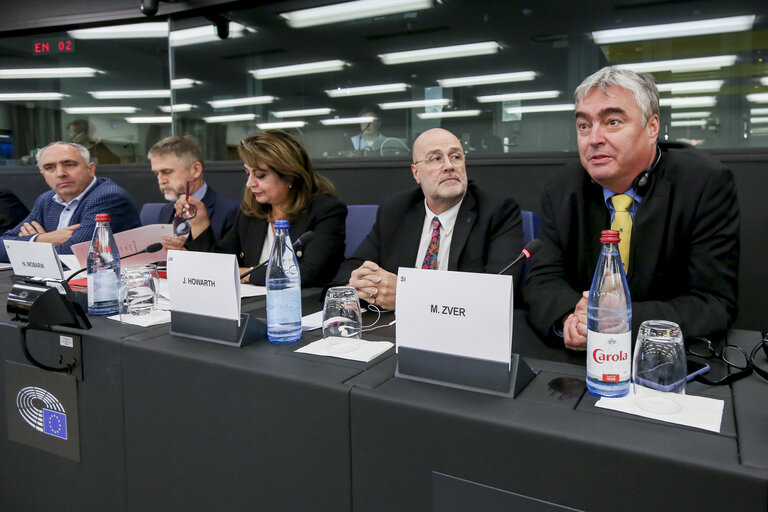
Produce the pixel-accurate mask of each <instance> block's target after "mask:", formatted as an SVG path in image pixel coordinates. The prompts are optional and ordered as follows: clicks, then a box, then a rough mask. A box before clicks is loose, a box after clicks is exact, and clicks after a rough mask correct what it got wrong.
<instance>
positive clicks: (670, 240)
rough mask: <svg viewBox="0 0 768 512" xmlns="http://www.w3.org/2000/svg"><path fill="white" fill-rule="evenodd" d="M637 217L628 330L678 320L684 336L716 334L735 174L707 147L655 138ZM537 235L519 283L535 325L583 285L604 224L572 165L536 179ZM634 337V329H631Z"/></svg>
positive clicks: (728, 261)
mask: <svg viewBox="0 0 768 512" xmlns="http://www.w3.org/2000/svg"><path fill="white" fill-rule="evenodd" d="M661 149H662V157H661V160H660V162H659V164H658V165H657V166H656V168H655V169H654V170H653V171H652V172H651V174H650V179H651V181H650V185H649V186H647V189H646V190H645V192H644V194H643V195H642V203H641V204H640V205H639V206H638V209H637V213H636V214H635V218H634V222H633V230H632V239H631V246H630V255H629V272H628V274H629V275H628V279H627V280H628V283H629V289H630V295H631V299H632V325H633V333H634V334H635V335H636V334H637V328H638V327H639V325H640V324H641V323H642V322H643V321H644V320H649V319H663V320H671V321H673V322H676V323H678V324H679V325H680V326H681V328H682V330H683V335H684V336H685V337H691V336H716V335H719V334H723V333H724V332H725V331H726V330H727V329H728V327H729V326H730V325H731V324H732V323H733V321H734V320H735V318H736V313H737V298H738V270H739V207H738V203H737V201H736V189H735V186H734V181H733V174H732V173H731V171H730V170H729V169H727V168H725V167H724V166H723V165H722V164H721V163H720V162H718V161H717V160H716V159H714V158H713V157H711V156H709V155H707V154H706V153H704V152H702V151H700V150H697V149H694V148H692V147H690V146H687V145H682V144H661ZM541 211H542V218H541V234H540V238H541V241H542V243H543V248H542V250H541V251H540V253H539V254H538V255H537V256H535V257H534V258H533V268H532V269H531V272H530V274H529V275H528V280H527V283H526V285H525V288H524V293H525V298H526V300H527V301H528V303H529V305H530V319H531V323H532V325H533V326H534V328H535V329H536V330H537V331H538V332H539V333H540V334H541V335H542V336H547V337H548V338H549V340H550V341H552V342H555V343H559V344H560V345H562V339H557V338H556V337H554V336H553V333H552V326H553V325H554V324H555V322H556V321H557V320H558V319H560V318H562V317H563V316H564V315H565V314H566V313H569V312H571V311H573V308H574V307H575V306H576V303H577V302H578V301H579V299H580V298H581V292H582V291H584V290H589V288H590V286H591V283H592V278H593V275H594V272H595V266H596V264H597V258H598V255H599V252H600V242H599V240H600V231H601V230H603V229H609V228H610V222H611V221H610V212H609V210H608V208H607V207H606V206H605V202H604V199H603V189H602V187H601V186H600V185H597V184H595V183H593V182H592V181H591V180H590V177H589V175H588V174H587V172H586V171H585V170H584V168H583V167H582V166H581V164H580V163H578V162H576V163H574V164H570V165H568V166H567V167H566V169H565V171H564V172H563V173H562V174H560V175H557V176H555V177H554V179H552V180H551V181H550V182H548V183H547V184H545V185H544V188H543V193H542V210H541ZM633 339H634V336H633Z"/></svg>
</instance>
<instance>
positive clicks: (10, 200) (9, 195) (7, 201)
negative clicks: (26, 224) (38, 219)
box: [0, 188, 29, 233]
mask: <svg viewBox="0 0 768 512" xmlns="http://www.w3.org/2000/svg"><path fill="white" fill-rule="evenodd" d="M28 214H29V210H28V209H27V207H26V206H24V203H22V202H21V200H20V199H19V198H18V197H16V194H14V193H13V192H11V191H10V190H8V189H7V188H0V233H1V232H3V231H5V230H6V229H9V228H12V227H13V226H15V225H16V224H18V223H19V222H21V220H22V219H24V217H26V216H27V215H28Z"/></svg>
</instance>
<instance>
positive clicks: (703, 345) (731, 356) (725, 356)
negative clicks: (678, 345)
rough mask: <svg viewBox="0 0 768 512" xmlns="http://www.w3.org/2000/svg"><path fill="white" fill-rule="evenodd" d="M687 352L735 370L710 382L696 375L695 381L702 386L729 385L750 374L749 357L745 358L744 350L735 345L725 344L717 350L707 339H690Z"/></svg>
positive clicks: (702, 376)
mask: <svg viewBox="0 0 768 512" xmlns="http://www.w3.org/2000/svg"><path fill="white" fill-rule="evenodd" d="M687 352H688V353H689V354H691V355H694V356H697V357H701V358H704V359H719V360H720V361H722V362H724V363H725V364H726V365H728V367H729V368H733V369H734V370H736V371H734V372H729V373H728V375H726V376H724V377H722V378H720V379H717V380H711V379H709V378H707V377H705V376H704V375H697V376H696V377H695V380H697V381H698V382H703V383H704V384H710V385H712V386H719V385H722V384H730V383H731V382H736V381H737V380H740V379H743V378H744V377H746V376H747V375H750V374H751V373H752V364H751V363H750V362H749V356H747V353H746V352H745V351H744V349H742V348H741V347H737V346H736V345H728V344H725V345H724V346H723V347H722V348H721V349H719V350H718V349H717V348H715V346H714V345H713V344H712V342H711V341H709V340H708V339H707V338H690V340H689V342H688V348H687Z"/></svg>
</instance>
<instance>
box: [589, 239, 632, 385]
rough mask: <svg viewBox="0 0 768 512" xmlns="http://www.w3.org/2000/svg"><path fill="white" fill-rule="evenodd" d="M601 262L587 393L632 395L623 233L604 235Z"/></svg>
mask: <svg viewBox="0 0 768 512" xmlns="http://www.w3.org/2000/svg"><path fill="white" fill-rule="evenodd" d="M600 244H601V245H602V247H601V248H600V258H599V259H598V260H597V268H596V269H595V277H594V278H593V279H592V287H591V288H590V289H589V299H588V300H587V389H588V390H589V392H590V393H592V394H593V395H597V396H607V397H619V396H624V395H626V394H627V392H628V391H629V383H630V376H631V370H632V358H631V357H630V352H631V350H632V301H631V299H630V297H629V287H628V286H627V277H626V276H625V275H624V266H623V265H622V263H621V256H620V255H619V232H618V231H611V230H605V231H603V232H602V233H601V235H600Z"/></svg>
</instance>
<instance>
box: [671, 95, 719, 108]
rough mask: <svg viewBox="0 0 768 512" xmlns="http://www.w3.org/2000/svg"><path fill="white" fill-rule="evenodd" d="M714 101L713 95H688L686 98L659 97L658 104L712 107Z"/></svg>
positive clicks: (673, 106) (682, 106)
mask: <svg viewBox="0 0 768 512" xmlns="http://www.w3.org/2000/svg"><path fill="white" fill-rule="evenodd" d="M715 103H716V100H715V97H714V96H690V97H687V98H661V99H660V100H659V105H661V106H662V107H672V108H697V107H698V108H701V107H714V106H715Z"/></svg>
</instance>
